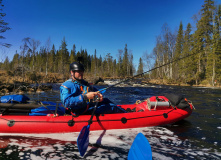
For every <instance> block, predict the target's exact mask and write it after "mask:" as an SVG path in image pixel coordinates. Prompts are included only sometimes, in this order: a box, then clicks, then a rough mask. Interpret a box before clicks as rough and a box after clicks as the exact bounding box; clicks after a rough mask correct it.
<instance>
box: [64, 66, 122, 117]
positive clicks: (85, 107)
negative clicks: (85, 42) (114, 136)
mask: <svg viewBox="0 0 221 160" xmlns="http://www.w3.org/2000/svg"><path fill="white" fill-rule="evenodd" d="M70 74H71V78H70V79H69V80H67V81H66V82H64V83H63V84H62V85H61V87H60V98H61V102H62V103H63V105H64V106H65V107H66V108H67V109H68V112H71V113H74V114H76V115H80V114H91V113H92V110H93V108H94V106H95V102H94V99H95V98H96V99H98V100H99V103H98V106H97V109H96V111H95V114H110V113H126V111H125V110H124V109H123V108H121V107H119V106H117V105H115V104H113V103H112V102H111V101H110V100H109V99H107V98H103V95H102V94H101V93H100V92H98V90H97V89H96V88H95V87H93V86H90V85H89V83H88V82H86V81H85V80H83V75H84V66H83V64H81V63H79V62H73V63H71V64H70Z"/></svg>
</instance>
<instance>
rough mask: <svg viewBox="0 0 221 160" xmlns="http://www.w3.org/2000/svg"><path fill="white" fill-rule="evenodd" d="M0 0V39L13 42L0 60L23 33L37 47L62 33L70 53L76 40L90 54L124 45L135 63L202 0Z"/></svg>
mask: <svg viewBox="0 0 221 160" xmlns="http://www.w3.org/2000/svg"><path fill="white" fill-rule="evenodd" d="M216 3H219V4H221V0H217V1H216ZM3 4H4V9H3V12H4V13H6V16H5V17H4V20H5V22H7V23H9V27H10V28H11V30H8V31H6V32H5V33H3V34H2V35H3V36H4V37H6V39H4V40H0V42H4V43H10V44H11V45H12V46H11V47H10V48H5V47H0V61H2V60H3V61H4V60H5V58H6V56H8V57H9V59H10V60H12V59H13V56H14V54H15V53H16V50H17V52H18V53H20V52H21V50H20V46H21V45H22V39H24V38H26V37H30V38H32V39H35V40H39V41H40V42H41V44H40V46H46V44H47V41H48V39H49V38H50V41H51V46H52V45H53V44H54V45H55V49H56V50H58V49H59V47H60V46H61V42H62V40H63V39H64V38H65V41H66V42H67V48H68V50H69V52H70V51H71V49H72V48H73V44H75V45H76V51H80V49H81V48H82V49H86V50H87V52H88V54H90V55H94V52H95V49H96V53H97V56H100V55H101V56H102V57H103V58H104V57H105V56H106V55H107V53H111V56H113V58H114V59H117V56H118V53H119V52H118V50H119V49H124V48H125V44H127V48H128V50H129V51H130V52H131V53H132V54H133V57H134V59H133V63H134V65H135V67H137V66H138V64H139V58H140V57H142V56H143V54H144V53H149V54H151V53H152V51H153V48H154V47H155V45H156V37H157V36H158V35H160V34H161V30H162V26H163V25H164V24H165V23H167V24H168V26H169V27H170V29H171V30H172V31H175V30H178V28H179V25H180V22H181V21H182V23H183V26H184V30H185V28H186V26H187V24H188V23H191V24H192V23H194V21H193V19H192V17H193V15H195V14H197V13H198V12H199V11H200V9H201V8H202V5H203V4H204V0H3ZM39 49H40V47H39V48H38V50H39Z"/></svg>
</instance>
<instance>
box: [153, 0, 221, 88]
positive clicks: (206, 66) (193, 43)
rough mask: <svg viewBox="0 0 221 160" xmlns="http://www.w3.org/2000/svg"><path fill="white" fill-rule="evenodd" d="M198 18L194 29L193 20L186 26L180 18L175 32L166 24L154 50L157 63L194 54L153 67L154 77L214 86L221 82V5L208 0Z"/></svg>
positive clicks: (156, 64)
mask: <svg viewBox="0 0 221 160" xmlns="http://www.w3.org/2000/svg"><path fill="white" fill-rule="evenodd" d="M195 20H196V24H195V28H196V29H195V30H193V27H192V25H191V24H190V23H189V24H188V25H187V26H186V29H185V30H184V28H183V24H182V22H181V23H180V26H179V30H178V32H177V33H175V34H173V33H172V32H171V31H170V29H169V27H168V25H166V24H165V25H164V26H163V28H162V34H161V35H160V36H158V37H157V43H156V47H155V48H154V50H153V54H154V55H155V58H156V59H155V67H158V66H161V65H163V64H166V63H168V62H170V61H172V60H174V59H180V58H181V57H186V56H187V55H191V54H193V56H190V57H188V58H184V59H181V60H180V61H177V62H176V63H171V64H170V65H167V66H164V67H161V68H158V69H156V70H154V71H153V72H152V75H153V77H159V78H162V79H168V80H172V81H175V82H176V83H189V84H210V85H213V86H214V85H215V84H216V83H217V82H219V83H220V82H221V37H220V35H221V5H215V4H214V1H213V0H205V1H204V5H203V6H202V9H201V10H200V14H199V15H198V16H196V17H195Z"/></svg>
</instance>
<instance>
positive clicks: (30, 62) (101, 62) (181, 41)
mask: <svg viewBox="0 0 221 160" xmlns="http://www.w3.org/2000/svg"><path fill="white" fill-rule="evenodd" d="M22 43H23V44H22V45H21V51H20V53H17V52H16V53H15V55H14V57H13V60H12V61H11V62H10V61H9V59H8V58H6V59H5V61H4V62H3V63H0V69H5V70H11V71H14V70H17V69H20V70H22V75H23V76H24V75H25V73H26V72H36V73H37V72H45V74H46V75H47V73H48V72H52V73H60V74H62V75H64V77H67V76H68V74H69V64H70V63H71V62H74V61H77V57H83V59H84V61H83V62H82V63H83V64H84V66H85V68H86V72H87V75H89V76H91V77H96V76H101V77H113V78H118V77H123V78H124V77H129V76H133V75H134V74H140V73H143V72H144V71H146V70H148V69H151V68H156V69H155V70H153V71H151V72H149V73H148V78H152V79H163V80H167V82H171V83H185V84H211V85H215V84H216V83H220V82H221V5H215V3H214V0H205V1H204V5H203V6H202V9H201V10H200V12H199V15H197V16H195V24H192V25H191V24H190V23H188V24H187V26H186V27H185V28H184V27H183V24H182V22H180V25H179V29H178V31H175V32H174V31H173V32H172V31H171V30H170V28H169V26H168V25H167V24H165V25H163V27H162V33H161V34H160V35H159V36H158V37H157V38H156V46H155V47H154V49H153V51H152V53H151V54H147V53H146V54H143V56H142V57H140V60H139V65H138V68H137V71H136V69H135V67H134V65H133V54H132V53H131V52H128V48H127V44H125V47H124V49H119V50H118V53H119V54H118V57H117V59H114V58H113V57H112V56H111V53H107V54H106V55H105V56H101V55H100V56H98V55H97V53H96V49H95V51H94V53H88V52H87V50H86V49H80V51H76V46H75V44H74V45H73V48H72V49H71V51H68V49H67V42H66V41H65V38H64V39H63V40H62V41H61V45H60V46H59V49H58V50H56V49H55V46H54V45H52V47H50V45H49V44H50V39H49V40H48V43H47V45H46V46H43V47H40V50H38V48H39V46H40V42H39V41H37V40H34V39H31V38H25V39H23V41H22ZM188 55H191V56H188ZM183 57H185V58H183ZM174 60H177V61H176V62H174V63H170V64H168V65H165V64H167V63H169V62H171V61H174ZM152 61H154V65H153V66H152V65H151V64H152V63H151V62H152ZM164 65H165V66H164ZM161 66H163V67H161ZM145 67H148V68H145ZM144 68H145V69H144Z"/></svg>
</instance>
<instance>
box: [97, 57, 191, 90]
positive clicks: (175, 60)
mask: <svg viewBox="0 0 221 160" xmlns="http://www.w3.org/2000/svg"><path fill="white" fill-rule="evenodd" d="M194 54H195V53H192V54H188V55H187V56H184V57H181V58H178V59H174V60H172V61H169V62H168V63H165V64H163V65H161V66H158V67H155V68H152V69H150V70H148V71H145V72H143V73H140V74H137V75H135V76H133V77H130V78H127V79H125V80H123V81H120V82H118V83H116V84H114V85H111V86H109V87H106V88H104V89H102V90H100V91H99V92H101V91H103V90H107V89H109V88H112V87H114V86H116V85H119V84H121V83H123V82H126V81H129V80H132V79H134V78H135V77H138V76H141V75H143V74H145V73H148V72H151V71H153V70H155V69H158V68H161V67H164V66H166V65H168V64H170V63H173V62H177V61H179V60H182V59H184V58H187V57H190V56H192V55H194Z"/></svg>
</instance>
